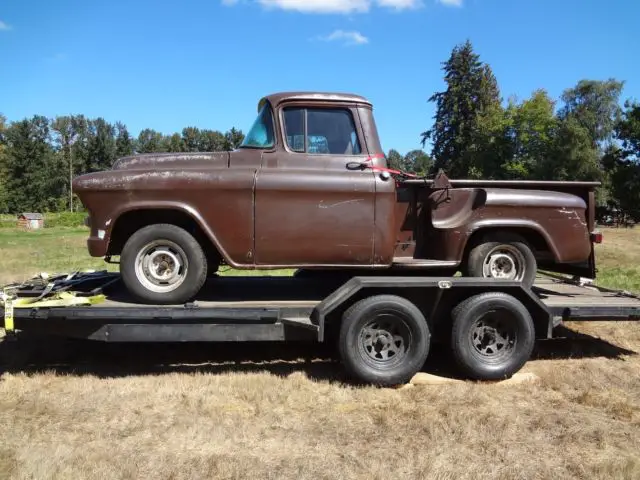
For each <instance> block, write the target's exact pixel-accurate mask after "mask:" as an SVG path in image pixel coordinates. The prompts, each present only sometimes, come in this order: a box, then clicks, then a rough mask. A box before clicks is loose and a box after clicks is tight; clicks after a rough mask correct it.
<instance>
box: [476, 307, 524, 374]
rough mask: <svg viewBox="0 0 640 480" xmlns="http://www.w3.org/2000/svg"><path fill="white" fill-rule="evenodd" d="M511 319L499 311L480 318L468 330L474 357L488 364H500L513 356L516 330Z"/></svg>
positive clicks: (516, 336)
mask: <svg viewBox="0 0 640 480" xmlns="http://www.w3.org/2000/svg"><path fill="white" fill-rule="evenodd" d="M510 320H511V319H510V318H509V317H508V316H507V315H505V314H504V313H501V312H499V311H492V312H489V313H486V314H484V315H482V316H480V317H479V318H478V319H476V321H475V322H474V323H473V325H472V327H471V328H470V329H469V342H470V343H471V345H472V346H473V351H474V353H475V354H476V356H478V357H480V358H482V359H483V360H484V361H486V362H488V363H495V362H501V361H503V360H504V359H506V358H508V357H510V356H511V355H513V352H514V351H515V349H516V344H517V338H518V335H517V329H516V327H515V326H514V324H513V321H510Z"/></svg>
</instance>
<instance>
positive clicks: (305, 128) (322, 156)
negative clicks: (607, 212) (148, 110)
mask: <svg viewBox="0 0 640 480" xmlns="http://www.w3.org/2000/svg"><path fill="white" fill-rule="evenodd" d="M386 168H387V163H386V159H385V156H384V153H383V150H382V147H381V145H380V140H379V137H378V132H377V129H376V124H375V121H374V117H373V108H372V105H371V103H369V101H367V100H366V99H365V98H362V97H360V96H356V95H346V94H329V93H279V94H275V95H270V96H267V97H265V98H263V99H262V100H260V102H259V104H258V117H257V119H256V121H255V123H254V125H253V126H252V128H251V130H250V131H249V133H248V135H247V137H246V139H245V140H244V143H243V144H242V145H241V146H240V148H238V149H237V150H235V151H233V152H219V153H172V154H146V155H134V156H130V157H126V158H121V159H119V160H118V161H116V163H115V164H114V166H113V169H112V170H110V171H104V172H97V173H91V174H87V175H83V176H81V177H78V178H76V179H75V181H74V185H73V187H74V191H75V192H76V193H77V194H78V196H79V198H80V199H81V201H82V203H83V204H84V205H85V207H86V208H87V209H88V212H89V218H88V223H89V225H90V227H91V234H90V238H89V240H88V247H89V252H90V253H91V255H93V256H96V257H102V256H105V257H111V256H115V255H120V271H121V273H122V279H123V281H124V282H125V284H126V286H127V288H128V289H129V291H130V292H131V293H132V294H133V295H134V296H135V297H137V298H138V300H140V301H143V302H147V303H157V304H176V303H182V302H185V301H187V300H189V299H191V298H193V297H194V296H195V295H196V294H197V293H198V291H199V290H200V289H201V288H202V286H203V284H204V282H205V279H206V277H207V275H208V274H211V273H214V272H215V271H217V269H218V267H219V266H220V265H221V264H226V265H230V266H232V267H234V268H240V269H276V268H300V269H305V271H306V270H314V269H352V270H356V269H357V270H359V271H362V270H368V271H370V272H371V273H372V274H373V273H374V272H378V273H389V272H394V274H395V273H399V274H404V273H408V272H412V273H413V274H415V273H418V274H420V275H433V274H438V275H452V274H454V273H455V272H456V271H458V270H460V271H462V272H463V273H464V274H465V275H469V276H477V277H491V278H498V279H510V280H519V281H522V282H524V283H526V284H532V283H533V281H534V278H535V275H536V271H537V269H538V268H544V269H546V270H550V271H556V272H561V273H568V274H573V275H577V276H582V277H590V278H594V277H595V261H594V254H593V243H594V242H598V241H600V240H601V236H600V234H597V233H595V232H594V227H595V221H594V211H595V202H594V190H595V188H596V187H597V186H598V183H592V182H538V181H533V182H532V181H485V180H449V179H448V178H447V177H446V176H445V175H443V174H440V175H438V176H437V177H436V178H435V179H433V180H427V179H421V178H415V179H410V178H407V177H406V176H402V175H394V174H390V173H389V172H388V171H386V170H385V169H386Z"/></svg>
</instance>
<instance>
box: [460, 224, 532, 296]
mask: <svg viewBox="0 0 640 480" xmlns="http://www.w3.org/2000/svg"><path fill="white" fill-rule="evenodd" d="M537 270H538V265H537V262H536V257H535V255H534V254H533V252H532V251H531V248H530V247H529V245H528V244H527V242H526V241H525V240H524V239H523V238H522V237H520V236H519V235H511V234H501V235H497V236H488V237H485V239H483V241H482V242H481V243H479V244H477V245H476V246H474V247H473V248H472V249H471V251H470V252H469V257H468V259H467V268H466V273H467V275H468V276H470V277H482V278H496V279H501V280H514V281H518V282H522V283H523V284H525V285H527V286H528V287H531V286H532V285H533V284H534V282H535V279H536V273H537Z"/></svg>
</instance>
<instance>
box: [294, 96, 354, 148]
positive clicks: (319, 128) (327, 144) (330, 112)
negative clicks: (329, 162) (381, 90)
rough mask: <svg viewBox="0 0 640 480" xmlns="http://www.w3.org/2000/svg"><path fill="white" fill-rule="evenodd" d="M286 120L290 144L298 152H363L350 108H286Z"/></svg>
mask: <svg viewBox="0 0 640 480" xmlns="http://www.w3.org/2000/svg"><path fill="white" fill-rule="evenodd" d="M284 124H285V135H286V138H287V144H288V145H289V148H290V149H291V150H293V151H295V152H302V153H303V152H307V153H312V154H325V155H327V154H329V155H358V154H360V153H361V152H362V150H361V148H360V142H358V135H357V133H356V128H355V124H354V122H353V118H352V117H351V112H349V110H346V109H325V108H307V109H305V108H287V109H285V110H284ZM305 139H306V142H305Z"/></svg>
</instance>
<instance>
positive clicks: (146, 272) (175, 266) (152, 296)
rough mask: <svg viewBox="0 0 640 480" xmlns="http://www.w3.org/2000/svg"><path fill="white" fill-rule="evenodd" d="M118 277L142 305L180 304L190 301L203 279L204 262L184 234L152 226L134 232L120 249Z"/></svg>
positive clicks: (191, 239) (197, 246)
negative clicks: (119, 274) (120, 276)
mask: <svg viewBox="0 0 640 480" xmlns="http://www.w3.org/2000/svg"><path fill="white" fill-rule="evenodd" d="M120 273H121V275H122V281H123V282H124V284H125V286H126V287H127V289H128V290H129V292H130V293H131V294H132V295H133V296H134V297H136V298H137V299H138V300H140V301H142V302H144V303H154V304H159V305H172V304H180V303H184V302H187V301H189V300H190V299H192V298H193V297H194V296H195V295H196V294H197V293H198V291H200V289H201V288H202V285H204V282H205V280H206V277H207V259H206V256H205V254H204V252H203V250H202V247H201V246H200V244H199V243H198V241H197V240H196V239H195V238H194V237H193V236H192V235H191V234H189V233H188V232H187V231H186V230H184V229H182V228H180V227H177V226H175V225H170V224H156V225H149V226H147V227H144V228H141V229H140V230H138V231H137V232H135V233H134V234H133V235H131V237H129V240H127V243H126V244H125V245H124V248H123V249H122V254H121V255H120Z"/></svg>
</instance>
